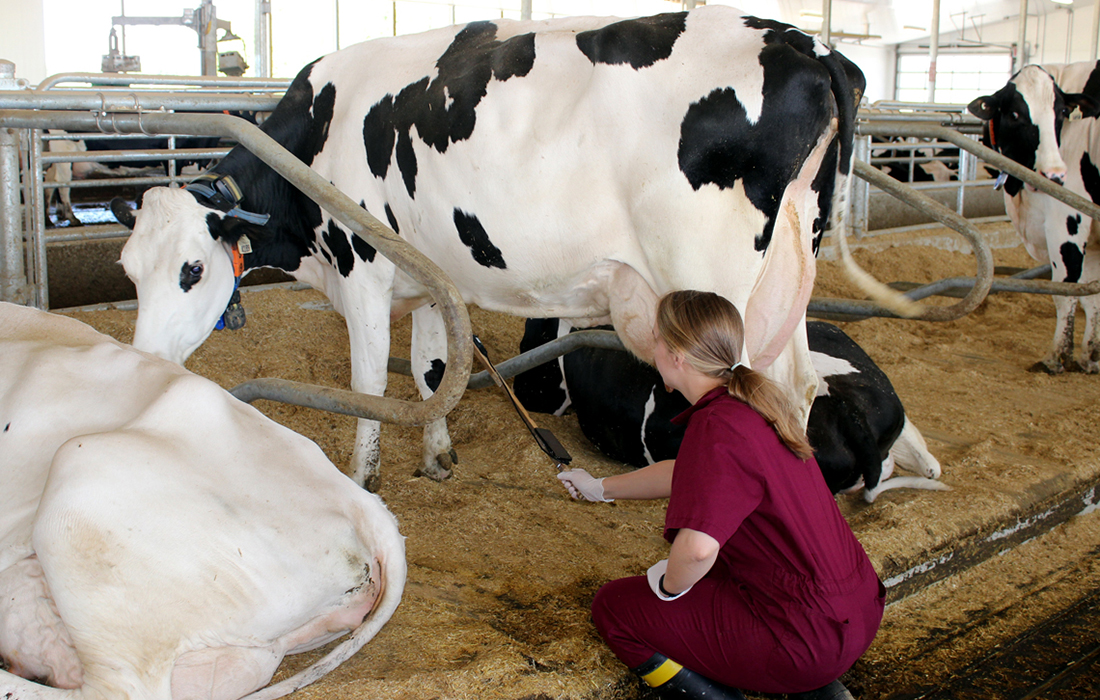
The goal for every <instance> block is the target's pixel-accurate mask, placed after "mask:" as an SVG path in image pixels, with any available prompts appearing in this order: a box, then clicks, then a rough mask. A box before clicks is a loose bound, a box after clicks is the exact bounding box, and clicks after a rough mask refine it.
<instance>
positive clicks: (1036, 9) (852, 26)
mask: <svg viewBox="0 0 1100 700" xmlns="http://www.w3.org/2000/svg"><path fill="white" fill-rule="evenodd" d="M718 1H723V0H718ZM823 2H824V0H776V1H775V2H774V5H775V12H774V13H773V14H774V16H775V17H776V18H778V19H781V20H783V21H785V22H789V23H791V24H795V25H797V26H799V27H801V28H803V29H809V30H812V31H815V32H817V31H820V29H821V15H822V11H823ZM1068 2H1069V3H1070V4H1069V7H1076V9H1085V10H1088V11H1089V13H1090V15H1089V16H1090V17H1091V11H1092V8H1093V2H1094V0H1068ZM730 4H734V5H737V4H738V3H737V2H736V0H733V1H732V2H731V3H730ZM750 4H751V3H741V6H743V7H747V6H748V5H750ZM760 4H761V5H762V6H766V5H768V4H770V3H767V2H763V3H760ZM1066 7H1067V5H1065V4H1061V3H1056V2H1054V1H1053V0H1029V1H1028V15H1029V17H1031V18H1034V17H1036V16H1037V15H1043V14H1047V13H1050V12H1057V11H1064V10H1065V8H1066ZM932 9H933V2H932V0H833V2H832V15H833V20H832V31H833V35H834V36H837V35H839V36H837V38H844V39H846V40H855V41H860V42H861V43H866V44H869V45H876V46H879V45H886V44H898V43H903V42H908V41H917V40H920V39H924V38H927V37H928V36H930V35H931V33H932V32H931V26H932ZM750 11H751V12H754V13H756V14H766V12H765V11H764V9H763V8H761V9H759V10H758V9H756V8H755V7H753V8H752V9H751V10H750ZM1019 15H1020V1H1019V0H941V3H940V34H941V36H943V35H947V34H949V33H956V32H959V31H960V30H961V31H963V32H964V37H965V38H967V39H974V40H976V39H977V38H978V37H979V35H980V32H981V30H982V29H983V28H985V27H986V26H988V25H991V24H996V23H1001V22H1005V21H1009V22H1015V21H1016V20H1017V18H1018V17H1019ZM1085 21H1091V20H1089V19H1086V20H1085Z"/></svg>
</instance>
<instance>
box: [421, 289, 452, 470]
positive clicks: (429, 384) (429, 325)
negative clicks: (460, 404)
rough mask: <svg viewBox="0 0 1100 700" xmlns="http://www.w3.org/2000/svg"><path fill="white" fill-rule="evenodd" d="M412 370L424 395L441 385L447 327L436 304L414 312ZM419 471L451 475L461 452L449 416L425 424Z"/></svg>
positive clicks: (424, 396) (430, 393)
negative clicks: (455, 444)
mask: <svg viewBox="0 0 1100 700" xmlns="http://www.w3.org/2000/svg"><path fill="white" fill-rule="evenodd" d="M412 317H413V322H412V373H413V381H415V382H416V388H417V389H418V390H419V391H420V396H421V398H424V399H427V398H428V397H429V396H431V395H432V394H434V393H435V390H436V389H438V388H439V383H440V382H441V381H442V380H443V372H444V371H445V370H446V369H447V359H446V358H447V329H446V327H445V326H444V324H443V316H442V315H441V314H440V313H439V312H438V311H436V308H435V305H434V304H430V305H427V306H422V307H420V308H419V309H416V310H415V311H413V314H412ZM422 457H423V459H422V464H421V467H420V469H419V470H418V471H417V475H418V476H419V475H421V474H422V475H424V476H427V477H428V478H430V479H434V480H436V481H443V480H444V479H449V478H450V477H451V474H452V468H453V466H454V465H455V464H456V463H457V462H458V455H457V454H456V453H455V451H454V448H453V447H452V446H451V434H450V432H448V431H447V419H446V418H440V419H438V420H435V421H432V422H431V423H429V424H428V425H426V426H424V452H423V455H422Z"/></svg>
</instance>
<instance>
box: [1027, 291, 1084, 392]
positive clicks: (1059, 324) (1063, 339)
mask: <svg viewBox="0 0 1100 700" xmlns="http://www.w3.org/2000/svg"><path fill="white" fill-rule="evenodd" d="M1054 309H1055V312H1056V313H1057V317H1058V318H1057V321H1056V322H1055V326H1054V340H1053V342H1052V343H1051V346H1050V352H1049V353H1048V354H1047V356H1046V357H1044V358H1043V359H1042V360H1039V361H1038V362H1036V363H1035V364H1034V365H1032V366H1031V371H1032V372H1046V373H1047V374H1061V373H1062V372H1064V371H1065V369H1066V366H1067V365H1068V364H1069V363H1070V361H1071V360H1072V358H1073V322H1074V314H1076V312H1077V298H1076V297H1054Z"/></svg>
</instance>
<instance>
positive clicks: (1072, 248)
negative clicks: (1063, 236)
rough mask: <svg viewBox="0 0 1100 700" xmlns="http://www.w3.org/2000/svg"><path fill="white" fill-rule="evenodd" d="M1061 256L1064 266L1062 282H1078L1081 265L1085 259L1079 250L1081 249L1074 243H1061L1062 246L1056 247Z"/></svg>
mask: <svg viewBox="0 0 1100 700" xmlns="http://www.w3.org/2000/svg"><path fill="white" fill-rule="evenodd" d="M1058 252H1059V254H1060V255H1061V258H1062V265H1063V266H1065V276H1064V277H1062V281H1063V282H1078V281H1080V279H1081V267H1082V264H1083V263H1084V261H1085V254H1084V253H1083V252H1081V249H1080V248H1079V247H1077V245H1076V244H1074V243H1069V242H1066V243H1063V244H1062V247H1061V248H1059V249H1058Z"/></svg>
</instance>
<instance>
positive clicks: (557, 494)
mask: <svg viewBox="0 0 1100 700" xmlns="http://www.w3.org/2000/svg"><path fill="white" fill-rule="evenodd" d="M995 258H996V264H998V265H1006V266H1015V267H1031V266H1032V265H1033V264H1034V263H1033V262H1032V261H1031V259H1030V258H1028V257H1027V255H1026V253H1024V252H1023V250H1022V249H1021V248H1012V249H1005V250H998V251H995ZM857 259H858V260H860V262H861V263H862V264H863V265H864V267H865V268H866V269H868V270H869V271H870V272H871V273H872V274H874V275H875V276H876V277H878V278H879V279H882V280H884V281H896V280H904V281H912V282H925V281H932V280H934V279H939V278H942V277H950V276H955V275H972V274H973V262H972V258H971V257H970V256H968V255H965V254H960V253H953V252H947V251H943V250H938V249H933V248H926V247H916V246H906V247H903V248H893V249H890V250H887V251H884V252H878V253H873V254H872V253H869V252H867V251H861V252H857ZM818 270H819V272H818V282H817V285H816V289H815V294H816V295H818V296H830V297H835V296H849V297H855V296H857V295H856V294H855V292H854V290H853V289H852V288H851V287H850V286H849V284H848V282H847V281H846V279H845V278H844V276H843V273H842V272H841V271H840V268H839V265H838V264H836V263H829V262H821V263H819V266H818ZM950 301H953V300H947V301H940V302H934V303H950ZM244 303H245V307H246V309H247V311H248V314H249V317H248V325H247V326H246V328H244V329H243V330H241V331H238V332H228V331H226V332H219V333H215V334H214V336H212V337H211V339H210V340H208V341H207V343H206V344H205V345H204V346H203V347H202V348H200V349H199V350H198V351H197V352H196V353H195V355H194V356H193V357H192V358H191V359H190V360H189V361H188V367H189V368H190V369H192V370H193V371H195V372H197V373H199V374H202V375H204V376H207V377H210V378H212V379H214V380H215V381H217V382H218V383H220V384H221V385H223V386H225V387H232V386H234V385H236V384H238V383H240V382H243V381H245V380H248V379H252V378H255V377H264V376H274V377H284V378H287V379H293V380H298V381H305V382H311V383H316V384H322V385H328V386H334V387H341V388H343V387H346V386H347V385H348V383H349V375H350V369H349V363H348V346H347V334H346V331H345V328H344V323H343V320H342V318H341V317H339V316H338V315H337V314H336V313H334V312H333V311H331V309H329V308H328V307H327V305H326V304H325V300H324V298H323V297H322V296H321V295H320V294H319V293H316V292H313V291H304V292H303V291H299V292H295V291H288V290H282V289H279V290H270V291H264V292H260V293H253V294H246V295H245V299H244ZM78 317H79V318H81V319H82V320H84V321H86V322H88V323H91V324H92V325H93V326H96V327H97V328H99V329H100V330H103V331H104V332H107V333H109V334H111V335H113V336H115V337H117V338H119V339H121V340H124V341H129V340H130V339H131V337H132V333H133V323H134V318H135V314H134V313H133V312H122V311H104V312H93V313H82V314H80V315H79V316H78ZM471 317H472V321H473V325H474V328H475V331H476V332H477V333H478V334H479V335H480V336H481V338H482V340H483V341H484V342H485V345H486V346H487V347H488V349H489V352H490V353H491V355H492V356H493V358H494V359H496V360H502V359H505V358H507V357H510V356H512V355H514V354H516V352H517V351H518V350H517V349H518V345H519V340H520V337H521V335H522V320H521V319H516V318H510V317H505V316H500V315H497V314H491V313H487V312H484V311H481V310H478V309H476V308H472V309H471ZM840 325H841V326H842V327H843V328H844V330H845V331H846V332H847V333H848V334H849V335H851V336H852V337H853V338H854V339H855V340H856V341H857V342H858V343H859V344H860V345H862V346H863V347H864V349H866V350H867V352H868V353H869V354H870V355H871V357H872V358H874V359H875V361H876V362H877V363H878V364H879V365H880V366H881V367H882V369H883V370H884V371H885V372H886V373H887V375H888V376H889V377H890V378H891V380H892V382H893V384H894V386H895V388H896V389H897V392H898V394H899V395H900V396H901V398H902V401H903V402H904V403H905V405H906V409H907V411H908V414H909V415H910V417H911V419H912V420H913V421H914V423H916V425H917V426H918V427H919V428H920V429H921V430H922V431H923V433H924V435H925V436H926V438H927V439H928V443H929V447H930V449H931V450H932V452H933V453H934V454H935V455H936V456H937V457H938V458H939V459H940V461H941V463H942V464H943V469H944V476H943V481H944V482H946V483H947V484H949V485H950V486H951V487H952V490H951V491H947V492H930V491H912V490H895V491H889V492H887V493H885V494H883V495H882V496H880V498H879V499H878V500H877V501H876V502H875V503H874V504H867V503H865V502H864V501H863V500H862V498H860V497H859V496H843V495H842V496H840V497H839V502H840V505H841V508H842V510H843V512H844V513H845V515H846V517H847V518H848V520H849V522H850V523H851V524H852V526H853V529H854V530H855V531H856V533H857V535H858V536H859V538H860V539H861V541H862V542H863V544H864V546H865V547H866V548H867V550H868V552H869V553H870V555H871V558H872V560H873V561H874V562H875V564H876V566H878V567H880V570H881V568H882V567H885V566H889V565H891V563H893V562H897V561H903V560H906V559H907V558H908V557H910V556H913V555H914V554H915V553H920V552H922V551H926V550H927V549H928V548H929V547H931V546H932V545H933V543H935V542H938V541H943V540H945V539H949V538H950V537H951V536H952V534H953V533H959V532H964V531H966V530H968V529H969V528H972V527H973V526H974V524H975V523H976V522H980V521H982V520H983V519H988V518H991V517H993V516H994V515H995V514H996V513H999V512H1003V511H1005V510H1009V509H1011V508H1012V507H1013V504H1014V502H1015V500H1014V497H1015V496H1016V495H1018V494H1020V493H1022V492H1023V491H1024V490H1026V489H1027V488H1029V486H1031V485H1032V484H1035V483H1037V482H1039V481H1044V480H1050V479H1072V478H1074V474H1075V473H1076V474H1077V475H1080V473H1081V472H1089V471H1095V470H1096V469H1097V464H1098V463H1100V460H1098V459H1097V457H1098V452H1100V439H1098V438H1100V422H1098V421H1096V419H1095V414H1096V410H1095V409H1096V405H1097V397H1098V395H1100V377H1095V376H1086V375H1083V374H1079V373H1076V374H1066V375H1062V376H1056V377H1051V376H1047V375H1042V374H1034V373H1031V372H1029V371H1028V369H1027V368H1028V367H1030V366H1031V364H1032V363H1034V362H1035V361H1036V360H1037V359H1038V358H1039V357H1041V356H1042V355H1043V353H1044V352H1045V351H1046V349H1047V347H1048V345H1049V342H1050V340H1051V337H1052V334H1053V328H1054V309H1053V304H1052V303H1051V301H1050V300H1049V299H1047V298H1046V297H1042V296H1037V295H996V296H991V297H990V298H989V299H988V300H987V301H986V302H984V303H983V304H982V306H981V307H980V308H979V309H978V310H976V311H975V312H973V313H971V314H970V315H969V316H967V317H966V318H964V319H961V320H959V321H954V322H950V323H940V324H934V323H925V322H914V321H901V320H890V319H871V320H866V321H861V322H850V323H842V324H840ZM1080 325H1082V324H1079V326H1080ZM408 340H409V322H408V320H407V319H406V320H403V321H402V322H400V323H398V324H397V325H396V326H395V329H394V343H393V346H394V347H393V354H394V355H397V356H402V355H404V356H406V357H407V348H408ZM387 395H390V396H394V397H400V398H407V399H413V398H414V397H415V388H414V387H413V384H412V381H411V379H409V378H407V377H403V376H400V375H391V377H390V386H389V389H388V390H387ZM257 407H258V408H260V409H261V410H262V411H264V412H265V413H267V414H268V415H269V416H271V417H272V418H274V419H275V420H277V421H279V422H281V423H283V424H285V425H287V426H289V427H290V428H292V429H294V430H296V431H298V432H300V433H302V434H304V435H307V436H308V437H310V438H312V439H313V440H315V441H316V442H317V443H318V444H319V445H320V446H321V447H322V448H323V449H324V450H325V452H326V453H327V454H328V456H329V457H330V458H331V459H332V460H333V462H335V463H336V464H337V465H338V466H340V467H341V468H345V469H346V468H347V466H348V462H349V459H350V454H351V448H352V444H353V436H354V429H355V427H354V420H353V419H351V418H347V417H344V416H339V415H333V414H327V413H322V412H318V411H314V410H311V409H305V408H298V407H294V406H286V405H280V404H275V403H272V402H267V401H260V402H257ZM536 418H537V419H538V420H539V423H540V425H543V426H544V427H549V428H550V429H551V430H553V431H554V433H555V434H556V435H557V436H558V438H559V439H560V440H561V441H562V442H563V443H564V444H565V445H566V446H567V447H568V449H569V450H570V452H572V454H573V455H574V458H575V459H574V464H575V465H576V466H582V467H584V468H586V469H588V470H589V471H591V472H593V473H595V474H597V475H609V474H614V473H618V472H620V471H622V470H623V469H624V467H622V466H621V465H619V464H617V463H613V462H611V461H609V460H607V459H605V458H603V457H601V456H600V455H599V454H597V453H596V452H594V450H593V448H592V447H591V446H590V445H589V444H588V443H587V442H586V441H585V440H584V438H583V436H582V435H581V433H580V430H579V428H578V427H577V424H576V421H575V419H574V418H573V417H572V416H568V415H567V416H564V417H561V418H554V417H550V416H536ZM449 423H450V428H451V435H452V438H453V441H454V445H455V449H456V450H457V451H458V454H459V459H460V461H459V463H458V465H457V468H456V469H455V474H454V477H453V478H452V479H450V480H449V481H447V482H445V483H436V482H433V481H429V480H428V479H425V478H416V477H413V473H414V472H415V470H416V468H417V465H418V463H419V460H420V431H419V429H416V428H401V427H395V426H385V427H384V429H383V433H382V445H383V476H382V478H383V485H382V488H381V492H380V493H381V495H382V497H383V498H384V499H385V501H386V503H387V504H388V505H389V507H390V509H391V510H392V511H393V512H394V513H395V514H396V515H397V518H398V519H399V521H400V523H401V529H402V531H403V533H404V535H405V536H406V537H407V545H408V564H409V581H408V587H407V589H406V592H405V597H404V601H403V603H402V606H401V608H400V609H399V610H398V612H397V614H396V615H395V616H394V618H393V619H392V620H391V622H390V623H389V624H388V625H387V626H386V628H385V629H383V630H382V632H381V633H380V634H379V636H378V637H377V638H376V639H375V640H374V641H372V642H371V643H370V644H369V645H367V646H366V647H365V648H364V649H363V650H362V651H361V652H360V653H359V654H358V655H357V656H356V657H355V658H354V659H352V660H350V661H349V662H347V663H345V664H344V665H343V666H342V667H340V668H339V669H337V670H336V671H335V672H333V673H332V674H330V675H329V676H327V677H326V678H324V679H322V680H321V681H320V682H318V683H316V684H315V685H313V686H311V687H309V688H306V689H304V690H302V691H300V692H299V695H298V696H299V697H302V698H336V697H339V698H342V699H348V700H357V699H358V698H364V699H366V698H371V699H373V700H383V699H402V700H404V699H406V698H407V699H410V700H411V699H428V698H482V699H485V700H492V699H495V698H501V699H507V700H515V699H518V698H544V697H545V698H587V697H600V698H620V697H621V698H628V697H636V696H637V694H638V687H637V684H636V682H635V681H634V680H633V679H632V677H631V676H630V675H629V674H628V673H627V672H626V671H625V669H624V668H623V667H622V666H621V665H620V664H619V663H618V662H617V661H616V660H615V658H614V657H613V656H612V655H611V654H610V652H608V650H607V648H606V647H605V646H604V644H603V643H602V642H601V640H600V639H599V637H598V636H597V634H596V632H595V630H594V629H593V627H592V625H591V622H590V618H589V609H588V606H589V603H590V601H591V599H592V596H593V594H594V593H595V591H596V589H597V588H598V587H599V586H600V585H601V584H602V583H603V582H605V581H607V580H609V579H612V578H617V577H621V576H627V575H637V574H640V573H642V572H644V571H645V569H646V568H647V567H648V566H649V565H650V564H651V563H653V562H654V561H656V560H658V559H661V558H663V557H664V556H666V551H667V547H666V545H665V543H664V541H663V540H662V539H661V536H660V534H661V523H662V521H663V513H664V503H663V502H619V503H615V504H586V503H577V502H574V501H571V500H570V499H569V498H568V496H567V495H566V493H565V491H564V490H563V489H562V488H561V487H560V486H559V485H558V482H557V480H556V479H555V478H554V475H555V469H554V465H553V464H552V463H551V462H550V461H549V459H548V458H547V457H546V456H545V455H543V453H542V452H540V451H539V450H538V448H537V447H536V446H535V445H534V443H533V442H532V440H531V439H530V437H529V436H528V435H527V434H526V432H525V431H524V428H523V426H522V424H521V423H520V421H519V419H518V417H517V416H516V415H515V413H514V412H513V411H512V409H511V407H510V405H509V404H508V402H507V400H506V399H505V397H504V396H503V395H502V394H501V393H500V392H499V391H497V390H495V389H490V390H481V391H476V392H469V393H468V394H467V395H466V396H465V397H464V398H463V399H462V401H461V402H460V404H459V405H458V407H457V408H456V409H455V410H454V412H453V413H452V414H451V416H450V419H449ZM957 593H958V595H960V596H964V595H980V593H976V592H973V591H970V592H968V591H958V592H957ZM889 614H890V613H889V612H888V615H889ZM874 649H875V648H874V647H872V652H874ZM322 652H323V650H322V651H320V652H313V653H310V654H304V655H299V656H296V657H291V658H290V659H288V661H287V662H286V663H285V664H284V666H283V668H282V669H281V670H280V674H279V677H283V676H285V675H286V674H288V673H292V672H294V671H296V670H298V669H300V668H302V667H303V666H304V665H306V664H308V663H310V662H312V661H313V660H315V659H316V658H317V657H318V654H320V653H322ZM861 686H862V690H863V694H862V697H866V698H871V697H888V689H885V688H884V689H881V690H876V689H875V685H874V681H873V679H865V680H864V682H863V683H861ZM876 693H877V694H876Z"/></svg>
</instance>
